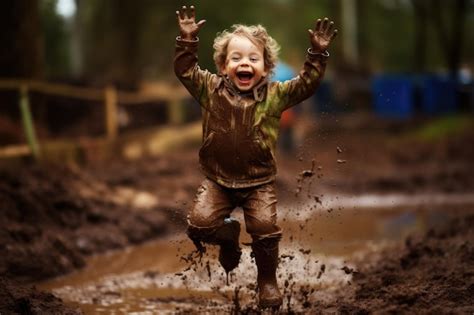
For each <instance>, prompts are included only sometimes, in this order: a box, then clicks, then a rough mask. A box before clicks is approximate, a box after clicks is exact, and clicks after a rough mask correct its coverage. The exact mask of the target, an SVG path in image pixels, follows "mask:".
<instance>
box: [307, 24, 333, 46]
mask: <svg viewBox="0 0 474 315" xmlns="http://www.w3.org/2000/svg"><path fill="white" fill-rule="evenodd" d="M308 32H309V38H310V40H311V45H312V49H313V52H316V53H322V52H324V51H326V50H327V48H328V47H329V44H330V43H331V41H332V40H333V39H334V37H336V35H337V29H334V22H333V21H329V19H328V18H324V20H321V19H318V20H317V21H316V26H315V28H314V30H312V29H309V30H308Z"/></svg>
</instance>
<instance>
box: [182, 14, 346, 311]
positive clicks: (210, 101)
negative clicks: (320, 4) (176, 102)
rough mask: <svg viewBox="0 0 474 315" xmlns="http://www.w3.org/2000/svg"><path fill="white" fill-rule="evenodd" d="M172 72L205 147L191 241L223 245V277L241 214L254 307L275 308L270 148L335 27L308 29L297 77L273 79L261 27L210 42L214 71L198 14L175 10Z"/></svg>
mask: <svg viewBox="0 0 474 315" xmlns="http://www.w3.org/2000/svg"><path fill="white" fill-rule="evenodd" d="M176 15H177V18H178V25H179V30H180V35H179V36H178V37H177V38H176V54H175V58H174V69H175V72H176V75H177V77H178V78H179V80H180V81H181V82H182V83H183V84H184V86H185V87H186V89H187V90H188V91H189V92H190V93H191V95H192V96H193V97H194V98H195V99H196V100H197V101H198V102H199V104H200V106H201V109H202V115H203V143H202V147H201V149H200V151H199V163H200V166H201V170H202V172H203V173H204V175H205V179H204V181H203V182H202V184H201V186H200V187H199V189H198V191H197V195H196V198H195V202H194V207H193V208H192V210H191V211H190V212H189V214H188V231H187V233H188V236H189V237H190V238H191V240H192V241H193V242H194V244H195V245H196V247H197V248H198V250H200V251H204V247H203V245H202V243H203V242H204V243H209V244H215V245H219V246H220V251H219V262H220V263H221V265H222V267H223V268H224V269H225V271H226V272H227V273H228V272H230V271H231V270H233V269H234V268H236V267H237V265H238V264H239V261H240V256H241V249H240V246H239V233H240V224H239V222H238V221H236V220H234V219H232V218H231V217H230V214H231V212H232V211H233V210H234V209H235V208H236V207H239V206H240V207H242V209H243V210H244V217H245V225H246V230H247V232H248V233H249V234H250V235H251V236H252V251H253V253H254V256H255V262H256V264H257V270H258V277H257V284H258V293H259V305H260V306H261V307H262V308H266V307H279V306H280V305H281V304H282V296H281V293H280V291H279V290H278V284H277V279H276V269H277V266H278V242H279V241H280V238H281V234H282V232H281V229H280V227H279V226H278V225H277V212H276V203H277V199H276V194H275V184H274V181H275V175H276V171H277V170H276V163H275V146H276V140H277V137H278V128H279V124H280V117H281V114H282V112H283V111H284V110H286V109H288V108H290V107H291V106H294V105H296V104H298V103H300V102H301V101H303V100H305V99H306V98H308V97H310V96H311V95H312V94H313V93H314V92H315V90H316V88H317V87H318V85H319V82H320V81H321V79H322V77H323V75H324V70H325V67H326V62H327V59H328V57H329V53H328V52H327V48H328V46H329V44H330V43H331V41H332V40H333V39H334V37H335V36H336V34H337V30H335V29H334V27H333V26H334V23H333V22H330V21H329V20H328V19H327V18H324V19H323V20H321V19H318V20H317V21H316V26H315V29H314V30H311V29H310V30H308V31H309V37H310V42H311V48H309V49H308V51H307V55H306V61H305V63H304V66H303V69H302V70H301V71H300V73H299V75H298V76H297V77H295V78H294V79H292V80H288V81H285V82H271V81H270V80H269V76H271V74H272V70H273V68H274V67H275V64H276V60H277V54H278V49H279V46H278V44H277V43H276V41H275V40H274V39H273V38H272V37H270V36H269V35H268V34H267V31H266V30H265V28H264V27H262V26H261V25H256V26H245V25H234V26H232V30H231V31H230V32H229V31H224V32H222V33H220V34H219V35H218V36H217V38H216V39H215V40H214V49H215V52H214V61H215V63H216V67H217V71H218V74H212V73H210V72H209V71H207V70H202V69H200V68H199V65H198V57H197V50H198V42H199V39H198V37H197V35H198V32H199V30H200V29H201V27H202V26H203V25H204V23H205V20H201V21H199V22H197V23H196V19H195V9H194V7H193V6H191V7H190V8H189V9H188V8H186V7H185V6H183V7H182V8H181V10H179V11H176Z"/></svg>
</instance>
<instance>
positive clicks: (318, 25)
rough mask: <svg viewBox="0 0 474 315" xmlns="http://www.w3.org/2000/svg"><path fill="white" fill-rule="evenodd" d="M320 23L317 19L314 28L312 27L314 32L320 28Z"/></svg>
mask: <svg viewBox="0 0 474 315" xmlns="http://www.w3.org/2000/svg"><path fill="white" fill-rule="evenodd" d="M321 22H322V21H321V19H318V20H317V21H316V26H315V27H314V30H315V31H316V32H318V31H319V29H320V28H321Z"/></svg>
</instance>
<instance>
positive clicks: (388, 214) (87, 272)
mask: <svg viewBox="0 0 474 315" xmlns="http://www.w3.org/2000/svg"><path fill="white" fill-rule="evenodd" d="M356 201H357V200H355V201H354V202H353V204H355V205H357V202H356ZM297 208H298V209H304V210H300V211H299V212H298V211H296V210H294V209H291V208H288V207H285V206H282V207H281V209H280V210H279V211H280V212H279V213H280V225H281V226H282V227H283V230H284V237H283V240H282V242H281V247H280V248H281V249H280V254H281V257H282V258H281V262H280V266H279V269H278V274H279V279H280V280H279V282H280V286H282V288H283V283H284V282H285V280H290V281H291V283H297V284H298V286H299V287H300V288H301V287H303V286H305V285H306V286H311V287H312V288H315V289H316V291H315V292H314V293H313V294H312V298H315V299H317V298H323V296H322V295H324V294H327V293H328V292H330V291H331V290H332V289H336V288H337V287H340V286H343V285H347V284H348V283H349V282H350V280H351V274H346V273H345V272H344V271H343V270H341V268H343V267H348V268H354V265H353V261H354V260H355V259H356V258H357V257H360V255H363V254H364V253H366V252H368V251H374V250H378V249H380V248H382V247H384V246H387V245H390V244H393V243H395V242H398V241H400V240H401V239H403V238H404V237H405V236H406V235H408V234H409V233H412V232H422V231H424V230H426V228H427V227H428V226H432V225H434V224H436V223H437V222H441V221H443V220H445V218H446V217H447V215H446V214H444V213H443V212H441V211H438V210H432V209H431V208H430V207H428V206H426V205H423V203H414V204H413V203H412V204H410V203H405V204H403V203H401V204H399V205H398V206H396V207H383V208H377V207H375V206H367V205H365V206H364V207H352V208H348V207H347V204H346V205H343V202H340V203H339V206H338V204H337V203H336V202H333V203H327V204H326V205H325V204H324V203H323V205H322V206H321V205H318V206H317V207H316V208H314V205H306V206H298V207H297ZM235 216H236V218H237V219H239V220H240V221H241V222H243V221H242V213H241V211H239V210H237V211H235ZM249 241H250V238H249V237H248V235H246V233H245V232H243V234H242V236H241V242H244V243H245V242H249ZM243 247H244V249H243V256H242V261H241V264H240V265H239V267H238V269H237V270H236V271H235V272H233V276H232V277H231V279H233V281H232V282H231V284H230V285H229V286H227V285H226V282H225V275H224V273H223V271H222V268H221V267H220V266H219V265H218V263H217V260H216V259H215V257H216V251H215V250H210V251H209V254H208V255H207V256H206V257H204V258H203V260H202V261H201V263H200V264H197V266H195V269H196V270H193V269H191V270H186V268H187V267H188V266H189V263H187V262H185V260H184V259H182V257H183V256H185V255H186V254H188V253H190V252H192V250H193V249H194V248H193V246H192V244H191V242H190V241H188V240H187V239H186V238H185V237H184V235H182V234H181V235H176V236H173V237H170V238H167V239H162V240H157V241H153V242H149V243H147V244H143V245H140V246H135V247H131V248H127V249H125V250H121V251H117V252H111V253H107V254H105V255H100V256H96V257H91V258H90V259H89V260H88V263H87V267H86V268H84V269H82V270H80V271H77V272H75V273H73V274H70V275H67V276H64V277H61V278H57V279H54V280H51V281H48V282H46V283H42V284H40V285H39V287H40V289H45V290H50V291H52V292H53V293H54V294H56V295H57V296H59V297H61V298H62V299H63V300H65V302H66V303H68V304H70V305H73V306H76V307H79V308H80V309H81V310H82V311H83V312H84V313H85V314H100V313H104V314H130V313H136V314H156V313H159V314H166V313H176V312H179V311H195V312H203V311H207V312H209V313H220V312H222V311H228V312H230V310H231V308H232V307H233V302H232V299H233V295H234V292H235V289H236V288H237V287H242V288H241V289H240V290H239V297H240V299H241V303H244V304H245V303H255V292H254V287H253V286H254V283H255V279H256V268H255V266H254V263H253V262H252V259H251V257H250V249H249V247H246V246H243ZM236 279H238V281H236ZM289 290H290V287H287V288H286V289H285V291H286V293H287V294H290V293H288V291H289ZM290 295H291V294H290ZM292 303H293V304H292V305H296V304H298V303H301V301H297V300H296V299H295V300H294V301H293V302H292ZM296 306H297V305H296ZM296 306H295V307H296Z"/></svg>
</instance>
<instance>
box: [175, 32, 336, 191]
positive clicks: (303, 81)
mask: <svg viewBox="0 0 474 315" xmlns="http://www.w3.org/2000/svg"><path fill="white" fill-rule="evenodd" d="M197 46H198V40H195V41H185V40H181V39H180V38H179V37H178V38H177V39H176V54H175V59H174V69H175V72H176V75H177V77H178V78H179V80H180V81H181V82H182V83H183V84H184V86H185V87H186V88H187V89H188V91H189V92H190V93H191V95H192V96H193V97H194V98H195V99H196V100H197V101H198V102H199V104H200V105H201V109H202V115H203V144H202V147H201V150H200V151H199V163H200V165H201V169H202V171H203V173H204V175H205V176H207V177H208V178H210V179H211V180H214V181H215V182H217V183H219V184H221V185H223V186H226V187H229V188H243V187H252V186H257V185H260V184H264V183H268V182H271V181H273V180H274V179H275V175H276V163H275V146H276V140H277V137H278V128H279V123H280V116H281V113H282V112H283V111H284V110H285V109H287V108H289V107H291V106H294V105H296V104H298V103H300V102H301V101H303V100H305V99H306V98H308V97H310V96H311V95H312V94H313V93H314V91H315V90H316V88H317V87H318V85H319V82H320V81H321V79H322V77H323V74H324V70H325V68H326V61H327V56H328V54H327V52H326V53H325V54H313V53H311V51H310V50H308V54H307V57H306V61H305V63H304V67H303V69H302V70H301V71H300V73H299V76H297V77H295V78H294V79H292V80H288V81H285V82H268V81H266V80H264V81H262V82H261V83H260V84H258V85H257V86H256V87H255V88H254V89H253V90H252V91H250V92H246V93H243V92H239V91H238V90H237V89H236V88H235V87H234V86H233V85H232V83H231V82H230V81H229V80H227V79H226V78H225V77H223V76H220V75H216V74H212V73H210V72H209V71H207V70H201V69H200V68H199V66H198V57H197V48H198V47H197Z"/></svg>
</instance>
